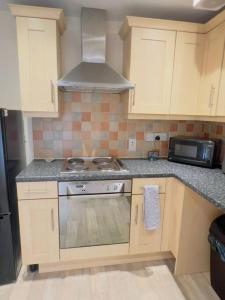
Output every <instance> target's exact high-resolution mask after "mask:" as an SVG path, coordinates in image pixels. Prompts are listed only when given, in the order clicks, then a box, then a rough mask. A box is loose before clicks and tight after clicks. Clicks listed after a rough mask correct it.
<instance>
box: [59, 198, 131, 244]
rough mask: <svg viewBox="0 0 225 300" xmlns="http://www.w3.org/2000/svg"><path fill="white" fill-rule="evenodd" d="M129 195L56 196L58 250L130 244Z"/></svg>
mask: <svg viewBox="0 0 225 300" xmlns="http://www.w3.org/2000/svg"><path fill="white" fill-rule="evenodd" d="M130 216H131V194H127V193H122V194H100V195H76V196H60V197H59V227H60V249H67V248H78V247H89V246H98V245H112V244H123V243H128V242H129V236H130Z"/></svg>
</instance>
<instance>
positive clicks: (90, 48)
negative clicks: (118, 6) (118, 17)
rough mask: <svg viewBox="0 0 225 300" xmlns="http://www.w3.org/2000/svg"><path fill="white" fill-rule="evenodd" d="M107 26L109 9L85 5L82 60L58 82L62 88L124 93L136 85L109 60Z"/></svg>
mask: <svg viewBox="0 0 225 300" xmlns="http://www.w3.org/2000/svg"><path fill="white" fill-rule="evenodd" d="M105 30H106V11H105V10H104V9H94V8H86V7H83V8H82V12H81V39H82V41H81V44H82V62H81V63H80V64H79V65H78V66H76V67H75V68H74V69H72V70H71V71H70V72H69V73H68V74H66V75H65V76H63V77H62V78H61V79H60V80H59V81H58V82H57V85H58V87H59V88H60V89H61V90H63V91H64V92H71V91H83V92H102V93H120V92H122V91H125V90H128V89H132V88H134V86H133V84H132V83H131V82H129V81H128V80H127V79H126V78H124V77H123V76H122V75H120V74H119V73H117V72H116V71H114V70H113V69H112V68H111V67H110V66H109V65H108V64H107V63H106V61H105V47H106V32H105Z"/></svg>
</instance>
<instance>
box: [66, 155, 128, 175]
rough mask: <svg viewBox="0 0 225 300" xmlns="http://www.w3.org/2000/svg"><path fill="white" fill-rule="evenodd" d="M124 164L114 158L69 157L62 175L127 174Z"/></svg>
mask: <svg viewBox="0 0 225 300" xmlns="http://www.w3.org/2000/svg"><path fill="white" fill-rule="evenodd" d="M127 171H128V170H127V169H126V168H125V167H124V165H123V163H122V162H121V161H120V160H119V159H117V158H113V157H68V158H67V159H65V162H64V165H63V169H62V171H61V172H60V173H61V174H67V173H89V172H127Z"/></svg>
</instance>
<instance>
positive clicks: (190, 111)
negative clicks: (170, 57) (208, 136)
mask: <svg viewBox="0 0 225 300" xmlns="http://www.w3.org/2000/svg"><path fill="white" fill-rule="evenodd" d="M204 46H205V34H198V33H190V32H178V33H177V38H176V49H175V59H174V73H173V84H172V95H171V106H170V113H171V114H175V115H176V114H178V115H194V114H196V112H197V101H198V96H199V87H200V81H201V76H202V67H203V54H204Z"/></svg>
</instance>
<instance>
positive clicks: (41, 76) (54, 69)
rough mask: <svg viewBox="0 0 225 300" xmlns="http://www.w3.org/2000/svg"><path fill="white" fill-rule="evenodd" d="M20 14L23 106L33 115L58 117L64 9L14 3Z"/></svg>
mask: <svg viewBox="0 0 225 300" xmlns="http://www.w3.org/2000/svg"><path fill="white" fill-rule="evenodd" d="M10 8H11V11H12V14H13V15H15V16H16V25H17V44H18V57H19V77H20V90H21V106H22V110H23V111H24V112H27V113H30V114H31V115H32V116H35V115H37V116H45V115H47V116H49V114H50V116H57V115H58V111H59V110H58V104H59V103H58V102H59V93H58V88H57V86H56V82H57V80H58V79H59V76H60V33H62V32H63V29H64V25H63V12H62V10H61V9H54V8H53V9H51V8H41V7H30V6H20V5H10Z"/></svg>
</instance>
